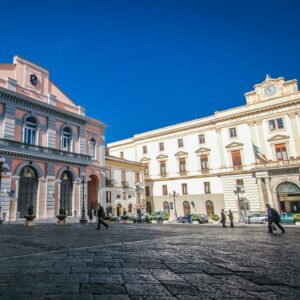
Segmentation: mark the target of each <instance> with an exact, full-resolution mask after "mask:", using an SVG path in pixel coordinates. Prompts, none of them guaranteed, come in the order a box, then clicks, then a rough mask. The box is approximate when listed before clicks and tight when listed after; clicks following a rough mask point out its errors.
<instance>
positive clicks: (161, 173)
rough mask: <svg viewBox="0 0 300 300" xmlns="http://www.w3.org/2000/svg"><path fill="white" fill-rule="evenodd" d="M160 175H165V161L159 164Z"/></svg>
mask: <svg viewBox="0 0 300 300" xmlns="http://www.w3.org/2000/svg"><path fill="white" fill-rule="evenodd" d="M160 175H167V168H166V162H165V161H161V162H160Z"/></svg>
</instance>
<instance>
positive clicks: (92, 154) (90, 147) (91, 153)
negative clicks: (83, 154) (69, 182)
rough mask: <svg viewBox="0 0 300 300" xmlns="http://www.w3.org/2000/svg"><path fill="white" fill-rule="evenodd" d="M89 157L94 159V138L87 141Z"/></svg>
mask: <svg viewBox="0 0 300 300" xmlns="http://www.w3.org/2000/svg"><path fill="white" fill-rule="evenodd" d="M89 156H91V157H92V158H93V159H96V140H95V139H94V138H91V139H90V141H89Z"/></svg>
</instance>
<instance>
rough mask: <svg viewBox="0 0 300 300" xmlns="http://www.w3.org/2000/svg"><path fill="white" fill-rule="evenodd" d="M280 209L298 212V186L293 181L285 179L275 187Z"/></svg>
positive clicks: (299, 195)
mask: <svg viewBox="0 0 300 300" xmlns="http://www.w3.org/2000/svg"><path fill="white" fill-rule="evenodd" d="M276 193H277V198H278V201H279V207H280V210H281V211H285V212H292V213H300V188H299V186H298V185H296V184H295V183H293V182H290V181H285V182H282V183H280V184H279V185H278V186H277V188H276Z"/></svg>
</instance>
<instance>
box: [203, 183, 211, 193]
mask: <svg viewBox="0 0 300 300" xmlns="http://www.w3.org/2000/svg"><path fill="white" fill-rule="evenodd" d="M203 186H204V194H211V186H210V181H204V182H203Z"/></svg>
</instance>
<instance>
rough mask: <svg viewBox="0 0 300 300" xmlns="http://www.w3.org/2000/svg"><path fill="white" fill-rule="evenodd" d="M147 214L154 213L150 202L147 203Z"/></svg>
mask: <svg viewBox="0 0 300 300" xmlns="http://www.w3.org/2000/svg"><path fill="white" fill-rule="evenodd" d="M146 212H147V213H148V214H151V213H152V208H151V203H150V202H146Z"/></svg>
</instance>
